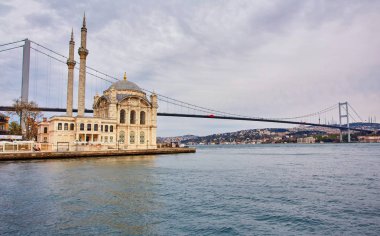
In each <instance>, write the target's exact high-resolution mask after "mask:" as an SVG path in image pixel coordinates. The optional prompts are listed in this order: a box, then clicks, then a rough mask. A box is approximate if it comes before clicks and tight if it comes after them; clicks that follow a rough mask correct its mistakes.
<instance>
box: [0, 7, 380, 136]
mask: <svg viewBox="0 0 380 236" xmlns="http://www.w3.org/2000/svg"><path fill="white" fill-rule="evenodd" d="M21 3H22V4H23V7H20V4H21ZM84 11H86V16H87V26H88V49H89V51H90V54H89V56H88V63H87V64H88V65H89V66H92V67H95V68H97V69H99V70H101V71H104V72H106V73H108V74H111V75H113V76H117V77H119V78H122V75H123V72H124V71H126V72H127V75H128V78H129V79H130V80H132V81H134V82H136V83H137V84H138V85H139V86H141V87H143V88H147V89H150V90H153V89H154V90H155V91H157V92H159V93H161V94H165V95H167V96H169V97H173V98H176V99H179V100H184V101H187V102H190V103H193V104H199V105H202V106H206V107H211V108H214V109H217V110H223V111H228V112H231V113H237V114H247V115H251V116H265V117H289V116H297V115H300V114H307V113H311V112H314V111H318V110H320V109H323V108H325V107H328V106H330V105H331V104H334V103H337V102H339V101H346V100H347V101H349V102H350V103H351V104H352V105H353V106H354V107H355V108H356V110H358V112H360V113H361V114H362V116H363V117H368V116H369V115H377V116H378V117H379V116H380V113H379V112H380V111H379V108H378V105H377V104H379V102H380V95H379V93H378V91H379V87H380V80H379V79H378V78H379V75H380V72H379V69H378V68H380V65H379V64H380V62H379V60H378V53H377V52H378V51H379V49H380V43H379V42H380V32H379V31H378V30H377V28H378V26H377V22H379V20H380V3H379V2H377V1H370V0H368V1H365V0H364V1H353V0H352V1H351V0H348V1H343V0H338V1H311V0H306V1H295V0H288V1H254V2H253V1H244V0H241V1H214V0H208V1H153V0H143V1H138V2H136V1H111V2H105V1H100V0H97V1H77V2H75V1H58V0H57V1H52V0H49V1H47V0H40V1H37V0H34V1H28V2H27V3H23V1H19V0H15V1H13V2H11V3H10V4H8V5H6V6H5V5H4V4H2V5H0V12H6V14H1V16H0V23H1V24H2V25H3V26H4V27H2V28H1V29H0V37H1V38H2V39H3V41H4V42H5V41H13V40H17V39H22V38H25V37H29V38H31V39H32V40H34V41H36V42H39V43H43V44H44V45H46V46H48V47H49V48H53V49H55V50H57V51H59V52H61V53H63V54H65V55H66V54H67V51H68V40H69V34H70V31H71V27H73V28H74V34H75V40H76V43H77V44H76V46H77V47H78V46H79V42H80V38H79V37H80V26H81V21H82V15H83V12H84ZM10 19H12V20H10ZM19 52H20V51H18V52H17V53H19ZM17 53H13V52H8V53H7V54H4V53H1V54H0V63H1V64H0V66H1V72H0V76H1V77H3V78H7V81H9V80H10V79H9V78H17V79H15V82H14V84H12V85H10V87H11V88H12V89H11V90H9V92H8V91H1V93H2V94H3V96H4V97H5V98H6V100H11V98H12V97H13V96H14V94H15V91H16V90H18V87H20V84H19V83H20V82H19V81H20V71H19V69H17V68H20V55H19V54H17ZM16 54H17V55H16ZM76 60H78V56H77V55H76ZM31 73H32V77H31V79H32V80H33V81H32V83H31V84H32V85H33V86H32V87H31V94H32V95H33V96H35V97H36V99H39V100H40V101H39V103H41V104H49V105H50V106H64V105H65V89H63V88H65V86H66V84H65V83H66V82H65V80H66V73H67V72H66V66H65V65H64V64H61V63H59V62H55V61H54V60H51V59H47V58H46V57H44V56H43V55H41V54H37V53H35V51H33V52H32V68H31ZM75 73H76V76H78V72H77V71H76V72H75ZM33 78H34V79H33ZM47 78H50V81H49V80H47ZM2 81H3V80H2ZM7 83H9V82H7ZM87 84H88V88H87V91H86V93H87V95H88V96H87V100H86V104H87V106H88V107H91V101H92V96H93V95H94V94H95V93H96V92H101V91H102V90H104V89H106V88H107V87H108V86H109V85H110V84H109V83H107V82H104V81H99V80H97V79H95V78H94V77H92V76H88V77H87ZM0 85H1V87H3V86H6V85H5V82H0ZM10 91H11V92H10ZM75 94H76V91H75ZM51 96H55V98H54V99H49V98H50V97H51ZM160 106H161V108H160V109H161V110H162V111H165V109H172V110H173V111H174V108H170V107H167V105H166V104H165V103H161V104H160ZM178 111H179V112H180V108H178ZM333 115H334V116H335V117H336V116H337V114H328V115H327V117H326V119H331V116H333ZM159 121H160V126H159V131H160V133H159V135H172V134H173V135H174V134H183V133H190V132H191V133H195V134H208V133H213V132H215V131H220V132H222V131H232V130H238V129H241V128H249V127H263V126H272V124H260V123H243V122H229V121H215V122H213V123H210V121H205V120H190V119H184V120H174V119H172V118H160V119H159ZM184 123H186V124H187V125H186V126H187V127H188V128H187V130H183V129H182V128H183V124H184ZM280 126H281V125H280ZM187 131H188V132H187Z"/></svg>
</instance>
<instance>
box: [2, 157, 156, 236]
mask: <svg viewBox="0 0 380 236" xmlns="http://www.w3.org/2000/svg"><path fill="white" fill-rule="evenodd" d="M154 162H155V157H154V156H138V157H122V158H116V157H115V158H94V159H75V160H46V161H33V162H23V163H20V162H18V163H16V162H15V163H5V164H4V163H2V164H1V165H0V178H1V180H2V181H1V183H0V189H1V197H0V200H1V201H0V202H1V208H2V212H1V223H0V226H1V228H0V232H2V233H15V232H18V230H20V229H24V230H27V229H31V230H33V231H30V233H37V232H41V231H42V232H50V233H57V232H66V233H69V234H71V233H73V234H74V233H75V234H78V233H79V234H80V232H82V233H85V234H93V233H115V232H128V233H131V234H149V232H154V229H153V228H152V225H151V224H149V221H150V219H149V217H147V213H149V212H152V210H154V209H155V208H157V205H156V204H155V202H154V186H155V182H154V181H155V179H154V177H152V175H151V172H152V170H153V168H154ZM30 224H32V225H33V227H30ZM27 231H28V230H27Z"/></svg>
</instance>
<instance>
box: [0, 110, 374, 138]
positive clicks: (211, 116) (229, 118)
mask: <svg viewBox="0 0 380 236" xmlns="http://www.w3.org/2000/svg"><path fill="white" fill-rule="evenodd" d="M39 110H41V111H45V112H66V109H65V108H50V107H40V108H39ZM0 111H14V108H13V107H11V106H0ZM77 111H78V110H77V109H73V112H77ZM85 113H93V110H91V109H85ZM157 116H167V117H188V118H201V119H220V120H242V121H257V122H269V123H281V124H294V125H310V126H317V127H326V128H332V129H339V130H348V129H349V130H353V131H359V132H373V131H372V130H365V129H357V128H347V127H345V126H338V125H326V124H317V123H308V122H299V121H289V120H276V119H267V118H250V117H239V116H237V117H236V116H216V115H211V114H210V115H195V114H180V113H164V112H158V113H157Z"/></svg>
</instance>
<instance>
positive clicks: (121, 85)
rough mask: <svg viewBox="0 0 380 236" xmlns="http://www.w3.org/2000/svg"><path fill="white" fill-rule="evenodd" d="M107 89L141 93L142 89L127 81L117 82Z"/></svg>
mask: <svg viewBox="0 0 380 236" xmlns="http://www.w3.org/2000/svg"><path fill="white" fill-rule="evenodd" d="M108 89H115V90H133V91H138V92H142V89H141V88H140V87H139V86H137V84H135V83H133V82H131V81H128V80H120V81H118V82H115V83H113V84H112V85H111V86H110V87H109V88H108Z"/></svg>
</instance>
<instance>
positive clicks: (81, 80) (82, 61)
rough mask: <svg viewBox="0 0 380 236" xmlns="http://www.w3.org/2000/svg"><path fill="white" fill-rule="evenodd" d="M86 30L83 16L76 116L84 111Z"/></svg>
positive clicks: (81, 114) (84, 16) (86, 52)
mask: <svg viewBox="0 0 380 236" xmlns="http://www.w3.org/2000/svg"><path fill="white" fill-rule="evenodd" d="M86 41H87V28H86V15H83V26H82V29H81V42H80V48H79V49H78V54H79V57H80V66H79V87H78V116H84V109H85V91H86V57H87V55H88V50H87V49H86Z"/></svg>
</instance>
